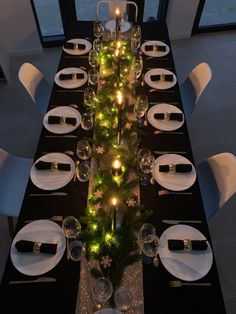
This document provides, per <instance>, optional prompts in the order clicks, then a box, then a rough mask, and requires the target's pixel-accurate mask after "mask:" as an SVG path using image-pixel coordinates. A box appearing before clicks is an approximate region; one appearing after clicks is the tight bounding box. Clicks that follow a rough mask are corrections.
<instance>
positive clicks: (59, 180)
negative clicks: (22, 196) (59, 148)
mask: <svg viewBox="0 0 236 314" xmlns="http://www.w3.org/2000/svg"><path fill="white" fill-rule="evenodd" d="M39 160H43V161H48V162H59V163H66V164H70V167H71V169H70V171H63V170H37V169H36V168H35V164H36V163H37V162H38V161H39ZM74 174H75V163H74V161H73V160H72V159H71V157H69V156H67V155H65V154H62V153H49V154H46V155H43V156H41V157H40V158H38V159H37V160H36V161H35V162H34V164H33V166H32V168H31V171H30V178H31V180H32V182H33V184H34V185H36V186H37V187H38V188H40V189H42V190H56V189H60V188H61V187H63V186H65V185H66V184H68V183H69V182H70V181H71V180H72V179H73V177H74Z"/></svg>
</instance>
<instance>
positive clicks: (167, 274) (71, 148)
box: [0, 21, 226, 314]
mask: <svg viewBox="0 0 236 314" xmlns="http://www.w3.org/2000/svg"><path fill="white" fill-rule="evenodd" d="M141 30H142V38H141V44H143V43H145V42H146V41H155V40H156V41H159V42H161V43H164V44H165V45H167V47H169V52H168V53H167V54H164V56H161V57H158V58H155V57H148V56H147V55H146V54H144V53H142V58H143V69H142V73H143V74H145V73H146V72H148V71H150V70H152V69H156V68H161V69H166V70H168V71H171V73H174V74H175V76H176V78H177V82H176V84H175V85H174V86H172V87H170V88H168V89H155V88H151V87H150V86H149V85H148V84H147V83H146V82H141V83H140V84H137V85H136V88H135V92H136V95H137V96H138V95H146V96H147V97H148V103H149V109H150V108H152V107H153V106H156V105H157V104H168V105H172V106H174V107H175V108H177V109H178V110H180V111H181V112H183V106H182V102H181V94H180V90H179V82H178V75H177V73H176V68H175V64H174V59H173V52H172V48H171V42H170V40H169V35H168V28H167V25H166V24H165V23H164V22H156V21H153V22H146V23H142V24H141ZM67 33H68V37H67V38H66V41H68V40H70V39H73V38H84V39H86V40H88V41H89V42H91V43H92V42H93V40H94V35H93V22H92V21H89V22H77V23H74V24H73V25H72V26H71V28H70V30H69V31H68V32H67ZM182 62H183V63H184V62H185V60H182ZM70 67H76V68H82V69H84V71H85V72H88V70H89V69H90V68H91V67H90V65H89V63H88V53H86V54H85V55H83V56H81V55H71V54H68V53H66V51H65V50H64V49H62V51H61V58H60V61H59V65H58V69H57V71H58V72H59V71H61V70H62V69H64V68H70ZM58 72H57V73H58ZM140 80H142V81H143V76H141V79H140ZM87 86H88V82H85V84H84V85H83V86H81V87H79V88H71V89H66V88H63V87H60V86H59V85H57V84H56V83H54V84H53V87H52V92H51V97H50V100H49V102H48V111H50V110H53V109H54V108H59V107H62V106H70V105H71V104H73V105H76V106H74V107H73V108H75V110H78V111H79V112H80V114H82V113H83V112H85V111H86V108H85V106H84V93H83V91H84V89H85V88H86V87H87ZM71 108H72V107H71ZM140 129H141V132H139V133H138V138H139V148H148V149H149V150H151V152H152V153H153V155H154V156H155V159H156V160H158V158H160V157H162V158H165V156H166V155H171V154H173V155H176V154H177V155H180V156H182V157H183V158H186V159H187V160H188V161H190V162H191V163H192V165H193V167H195V166H196V165H195V161H194V156H193V152H192V148H191V139H190V138H189V133H188V128H187V123H186V120H184V122H183V123H182V125H181V126H180V127H179V128H178V129H177V130H176V131H172V132H171V131H169V132H168V130H167V131H162V132H155V131H157V129H156V128H155V127H153V125H152V124H151V123H148V125H145V126H142V127H140ZM84 137H86V138H93V129H90V130H84V129H83V128H82V127H81V125H80V126H79V127H77V128H76V129H74V130H73V131H72V132H69V133H67V134H54V133H52V132H50V131H49V130H48V129H47V128H45V126H42V131H41V135H40V138H39V142H38V146H37V150H36V153H35V156H34V161H36V160H38V159H39V158H41V157H42V156H44V155H47V154H49V153H55V152H56V153H62V154H69V156H70V157H71V159H72V160H73V161H76V159H77V156H76V147H77V143H78V141H79V140H81V139H82V138H84ZM68 152H69V153H68ZM92 175H93V173H92ZM163 190H165V191H164V192H163ZM88 191H89V181H87V182H81V181H79V180H74V179H73V178H72V179H70V180H69V182H68V183H67V184H66V185H64V186H63V187H61V188H60V189H55V190H50V191H48V190H44V189H43V188H39V187H37V186H36V185H35V184H34V183H33V182H32V179H31V178H29V181H28V184H27V188H26V191H25V196H24V200H23V204H22V208H21V211H20V215H19V217H18V220H17V225H16V230H15V236H16V235H17V234H18V233H19V232H20V231H21V230H22V228H23V227H25V226H27V224H28V223H29V221H33V222H37V221H40V220H50V218H51V217H53V216H59V215H60V216H63V217H66V216H74V217H76V218H77V219H78V220H79V219H80V217H81V216H84V215H85V208H86V206H87V200H88V193H89V192H88ZM168 191H169V189H167V188H165V187H163V186H162V185H161V182H158V180H154V182H153V184H147V185H142V184H139V195H140V203H141V204H142V205H143V206H144V207H145V208H146V209H148V210H151V211H152V215H151V216H149V217H148V218H147V221H146V222H147V223H151V224H152V225H153V226H154V227H155V229H156V233H157V236H158V238H159V239H162V235H163V234H164V232H167V231H168V230H169V232H170V231H171V230H173V228H181V226H182V227H183V228H185V229H188V228H194V230H197V231H198V232H200V233H201V234H202V235H204V237H205V238H206V239H207V241H208V244H209V245H210V247H211V250H212V263H211V266H210V267H209V269H207V271H206V273H205V274H204V275H203V276H197V277H196V278H192V279H191V270H189V273H190V275H189V276H190V279H189V278H187V279H186V280H184V279H185V277H183V279H181V280H179V279H180V278H181V276H180V277H179V276H178V272H177V271H176V270H175V269H173V268H172V269H171V270H170V271H169V262H168V258H167V259H166V260H165V259H162V258H159V265H158V267H155V265H153V264H150V263H145V262H141V264H142V274H141V275H142V278H141V280H142V281H141V282H142V285H143V286H142V289H143V298H142V302H143V313H145V314H173V313H181V314H185V313H186V314H187V313H191V314H207V313H214V314H224V313H226V309H225V305H224V300H223V294H222V290H221V285H220V280H219V275H218V270H217V264H216V260H215V257H214V247H213V246H212V241H211V235H210V233H209V228H208V222H207V220H206V216H205V212H204V206H203V202H202V197H201V192H200V188H199V184H198V178H197V175H196V180H195V181H194V182H193V184H191V185H190V186H189V187H187V188H186V189H184V190H181V191H172V192H169V193H168ZM12 197H14V195H13V196H12ZM81 225H82V228H84V225H83V224H82V223H81ZM58 226H59V227H61V223H60V222H59V223H58ZM171 228H172V229H171ZM42 232H43V231H42ZM11 249H12V248H10V251H9V255H8V259H7V262H6V266H5V269H4V272H3V276H2V281H1V290H0V291H1V294H0V296H1V305H2V308H5V309H6V310H5V312H6V313H8V314H16V313H18V314H19V313H22V314H23V313H24V314H32V313H33V314H36V313H44V314H49V313H50V314H52V313H53V314H75V313H79V312H78V310H77V307H78V289H79V286H80V284H81V282H80V281H81V276H80V271H81V263H80V262H74V261H72V260H69V259H68V258H67V253H66V250H65V251H64V253H63V254H62V256H61V258H60V260H59V261H58V262H57V263H56V265H55V266H53V267H49V270H48V271H47V272H46V273H45V272H42V274H40V275H34V274H33V273H32V274H25V273H24V272H23V273H22V272H21V271H20V270H18V269H19V267H18V269H17V268H16V267H15V265H14V264H13V262H12V258H11ZM183 254H184V253H183ZM140 260H141V257H140ZM177 266H179V271H180V273H181V274H182V273H184V265H177ZM173 267H174V266H173ZM181 267H182V268H181ZM174 274H175V275H174ZM41 277H50V278H53V281H46V282H40V281H37V279H39V278H41ZM33 280H36V281H35V282H31V283H27V281H33ZM177 280H178V281H177ZM173 281H177V282H178V283H179V284H180V285H181V286H178V287H176V286H171V282H173ZM25 282H26V283H25ZM83 313H88V314H89V313H90V312H89V311H86V310H85V311H84V312H83ZM83 313H82V312H81V314H83ZM128 313H131V312H128ZM132 313H133V314H138V312H137V311H135V309H133V312H132Z"/></svg>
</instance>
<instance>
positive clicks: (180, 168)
mask: <svg viewBox="0 0 236 314" xmlns="http://www.w3.org/2000/svg"><path fill="white" fill-rule="evenodd" d="M172 166H173V165H159V171H160V172H172V171H171V170H172ZM174 167H175V171H174V172H191V171H192V165H191V164H175V165H174Z"/></svg>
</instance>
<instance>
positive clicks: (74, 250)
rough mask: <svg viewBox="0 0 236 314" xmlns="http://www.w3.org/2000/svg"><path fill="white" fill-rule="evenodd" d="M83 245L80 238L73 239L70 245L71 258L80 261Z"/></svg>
mask: <svg viewBox="0 0 236 314" xmlns="http://www.w3.org/2000/svg"><path fill="white" fill-rule="evenodd" d="M82 250H83V245H82V242H81V241H79V240H73V241H71V242H70V243H69V245H68V254H69V258H70V259H71V260H72V261H74V262H79V261H80V260H81V256H82Z"/></svg>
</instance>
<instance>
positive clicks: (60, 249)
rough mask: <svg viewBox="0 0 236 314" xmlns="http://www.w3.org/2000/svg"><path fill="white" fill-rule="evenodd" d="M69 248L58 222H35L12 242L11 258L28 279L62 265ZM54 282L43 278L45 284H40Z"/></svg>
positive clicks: (29, 224)
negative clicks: (61, 261) (60, 263)
mask: <svg viewBox="0 0 236 314" xmlns="http://www.w3.org/2000/svg"><path fill="white" fill-rule="evenodd" d="M65 248H66V240H65V235H64V232H63V230H62V228H61V227H60V226H59V225H58V224H57V223H56V222H53V221H51V220H47V219H41V220H36V221H32V222H30V223H28V224H27V225H25V226H24V227H23V228H22V229H20V231H19V232H18V233H17V234H16V236H15V238H14V239H13V241H12V244H11V250H10V256H11V260H12V263H13V265H14V266H15V268H16V269H17V270H18V271H19V272H21V273H22V274H25V275H28V276H39V275H43V274H45V273H46V272H48V271H50V270H51V269H53V268H54V267H55V266H56V265H57V264H58V263H59V262H60V260H61V258H62V256H63V254H64V252H65ZM53 281H55V279H54V278H51V277H45V278H44V277H42V280H40V277H39V278H38V282H53ZM27 282H28V279H27ZM27 282H26V283H27ZM30 282H34V281H30ZM10 283H21V281H14V282H10ZM22 283H25V282H22Z"/></svg>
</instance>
